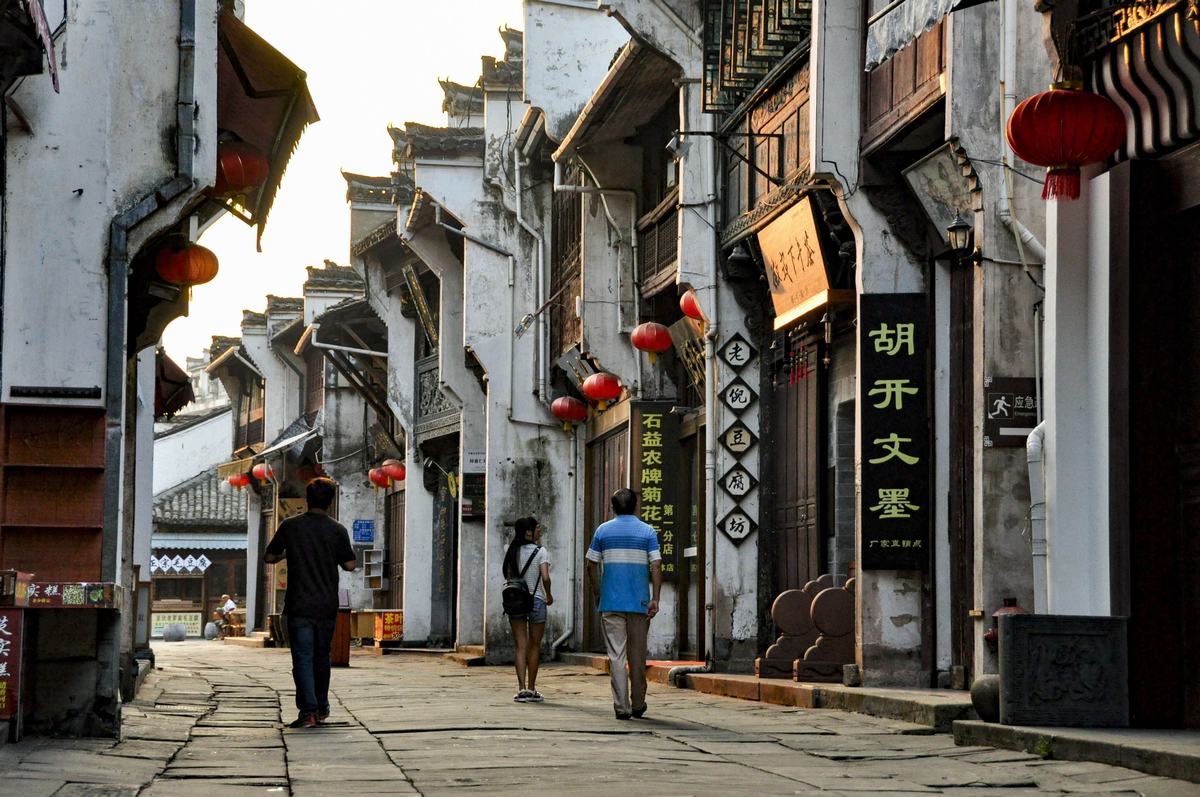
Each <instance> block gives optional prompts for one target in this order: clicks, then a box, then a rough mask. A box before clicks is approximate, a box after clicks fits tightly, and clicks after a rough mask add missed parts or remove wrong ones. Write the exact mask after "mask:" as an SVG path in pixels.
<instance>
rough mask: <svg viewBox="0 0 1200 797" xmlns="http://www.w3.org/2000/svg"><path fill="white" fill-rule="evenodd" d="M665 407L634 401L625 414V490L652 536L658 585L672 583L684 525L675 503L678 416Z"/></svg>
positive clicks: (679, 463) (678, 468) (679, 469)
mask: <svg viewBox="0 0 1200 797" xmlns="http://www.w3.org/2000/svg"><path fill="white" fill-rule="evenodd" d="M672 406H673V403H672V402H670V401H635V402H633V403H632V405H631V406H630V411H629V447H630V452H629V453H630V457H629V470H630V473H629V476H630V484H631V486H632V487H633V489H634V490H636V491H637V493H638V496H639V497H640V498H641V501H640V502H639V504H638V515H639V516H640V517H641V519H642V520H644V521H645V522H646V523H648V524H650V525H651V526H653V527H654V529H655V530H656V531H657V532H658V546H659V549H660V550H661V551H662V574H663V581H675V580H676V578H677V577H678V572H679V555H680V553H682V550H681V546H682V545H683V544H684V542H683V537H682V536H680V535H681V534H682V533H683V530H682V527H683V526H685V525H686V523H685V519H684V516H683V514H682V511H683V509H682V507H681V506H680V502H679V493H680V490H679V479H680V475H681V474H682V473H683V467H682V461H681V460H682V456H681V451H680V448H679V416H678V415H674V414H672V413H671V407H672Z"/></svg>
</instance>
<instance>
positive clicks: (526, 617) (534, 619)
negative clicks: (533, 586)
mask: <svg viewBox="0 0 1200 797" xmlns="http://www.w3.org/2000/svg"><path fill="white" fill-rule="evenodd" d="M509 619H510V620H516V621H518V622H529V623H544V622H546V602H545V601H544V600H542V599H541V598H538V597H536V596H535V597H534V599H533V611H531V612H530V613H529V614H513V615H509Z"/></svg>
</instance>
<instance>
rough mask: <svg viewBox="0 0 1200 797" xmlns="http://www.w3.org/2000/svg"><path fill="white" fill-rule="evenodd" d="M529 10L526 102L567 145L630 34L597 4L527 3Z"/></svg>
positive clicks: (529, 0) (554, 0)
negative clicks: (581, 112) (578, 120)
mask: <svg viewBox="0 0 1200 797" xmlns="http://www.w3.org/2000/svg"><path fill="white" fill-rule="evenodd" d="M524 9H525V99H526V100H527V101H528V102H530V103H531V104H532V105H534V106H535V107H538V108H541V109H542V111H544V112H545V114H546V130H547V132H549V134H550V136H551V137H552V138H554V139H556V140H562V138H563V137H564V136H566V134H567V132H568V131H569V130H570V129H571V125H572V124H573V123H574V121H575V118H576V117H577V116H578V115H579V112H580V111H581V110H582V109H583V105H584V103H586V102H587V98H588V97H590V96H591V93H592V90H593V89H595V87H596V86H597V85H599V83H600V81H601V80H602V79H603V78H604V74H605V72H606V71H607V70H608V63H609V61H611V60H612V57H613V55H614V54H615V53H616V52H617V49H618V48H620V47H621V46H622V45H624V44H625V42H626V41H628V39H629V34H628V33H626V32H625V30H624V29H623V28H622V27H621V26H620V25H619V24H618V23H617V22H616V21H615V20H613V19H612V18H610V17H609V16H607V15H606V14H604V13H603V12H601V11H598V10H597V8H596V4H595V3H594V2H582V1H581V0H525V4H524ZM518 121H519V120H518Z"/></svg>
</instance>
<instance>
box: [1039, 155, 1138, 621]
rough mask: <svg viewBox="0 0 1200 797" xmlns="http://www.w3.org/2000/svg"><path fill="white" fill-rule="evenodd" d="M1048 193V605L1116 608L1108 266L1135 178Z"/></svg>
mask: <svg viewBox="0 0 1200 797" xmlns="http://www.w3.org/2000/svg"><path fill="white" fill-rule="evenodd" d="M1082 182H1083V185H1082V190H1081V196H1080V198H1079V200H1078V201H1075V202H1049V203H1047V213H1046V218H1047V221H1046V226H1047V240H1046V259H1047V261H1048V263H1047V266H1048V267H1047V269H1046V322H1045V332H1046V338H1045V341H1046V350H1045V367H1046V378H1045V385H1044V400H1045V417H1046V446H1045V452H1046V537H1047V546H1046V547H1047V564H1048V567H1047V571H1048V572H1047V576H1048V578H1047V599H1048V609H1049V612H1050V613H1051V614H1079V615H1097V616H1103V615H1108V614H1110V613H1111V610H1112V607H1111V600H1110V585H1109V573H1110V562H1109V556H1108V553H1109V527H1110V525H1109V517H1108V507H1109V497H1108V478H1109V447H1108V439H1109V426H1108V388H1109V384H1108V361H1109V360H1108V358H1109V338H1108V329H1109V310H1108V303H1109V297H1108V273H1109V261H1110V257H1111V254H1112V250H1111V246H1112V243H1111V241H1110V238H1109V236H1110V234H1111V228H1112V227H1113V226H1117V225H1113V224H1112V219H1115V218H1117V217H1118V216H1120V215H1122V214H1124V215H1128V212H1129V211H1128V197H1129V185H1128V180H1127V179H1126V178H1125V176H1124V175H1123V174H1114V173H1111V172H1110V173H1105V174H1101V175H1099V176H1097V177H1095V178H1094V179H1092V180H1088V179H1086V176H1085V179H1084V180H1083V181H1082Z"/></svg>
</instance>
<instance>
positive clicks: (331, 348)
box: [308, 324, 388, 358]
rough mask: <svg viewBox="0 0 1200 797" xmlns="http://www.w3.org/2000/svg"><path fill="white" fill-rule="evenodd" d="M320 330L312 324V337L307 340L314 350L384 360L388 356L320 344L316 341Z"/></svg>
mask: <svg viewBox="0 0 1200 797" xmlns="http://www.w3.org/2000/svg"><path fill="white" fill-rule="evenodd" d="M320 328H321V325H320V324H313V325H312V335H310V336H309V338H308V342H309V343H310V344H312V345H313V347H315V348H318V349H326V350H328V351H344V352H346V353H347V354H361V355H363V356H365V357H385V358H386V357H387V356H388V354H387V352H386V351H372V350H370V349H356V348H353V347H352V346H337V345H334V344H332V343H320V342H318V341H317V330H319V329H320Z"/></svg>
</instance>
